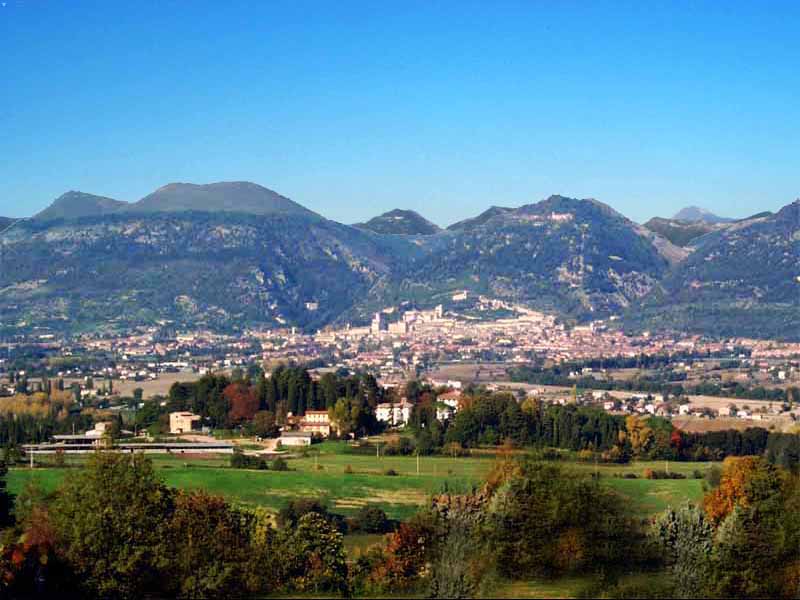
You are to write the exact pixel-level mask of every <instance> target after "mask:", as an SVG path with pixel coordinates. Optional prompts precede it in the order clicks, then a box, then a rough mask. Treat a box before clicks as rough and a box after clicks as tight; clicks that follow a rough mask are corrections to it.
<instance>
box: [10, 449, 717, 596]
mask: <svg viewBox="0 0 800 600" xmlns="http://www.w3.org/2000/svg"><path fill="white" fill-rule="evenodd" d="M151 458H152V460H153V463H154V466H155V468H156V469H157V471H158V472H159V474H160V475H161V476H162V477H163V479H164V481H165V482H166V483H167V484H168V485H170V486H173V487H177V488H183V489H205V490H207V491H209V492H211V493H214V494H220V495H222V496H225V497H226V498H228V499H229V500H230V501H232V502H236V503H242V504H245V505H251V506H262V507H265V508H267V509H268V510H270V511H273V512H277V511H278V510H280V509H281V507H283V506H284V505H285V504H286V503H287V502H288V501H289V500H290V499H292V498H297V497H303V496H305V497H312V498H317V499H320V500H323V501H324V502H326V503H327V505H328V507H329V508H330V510H332V511H334V512H337V513H340V514H344V515H352V514H354V513H355V512H356V511H357V510H358V509H359V508H361V507H363V506H366V505H371V506H378V507H380V508H382V509H383V510H384V511H386V513H387V515H388V516H389V517H391V518H394V519H406V518H408V517H410V516H411V515H413V514H414V513H416V512H417V511H418V510H419V509H420V508H421V507H423V506H425V504H426V503H427V502H428V499H429V497H430V495H431V494H435V493H441V492H445V491H449V492H452V493H459V492H467V491H469V490H470V489H471V488H472V487H473V486H479V485H481V483H482V482H483V481H484V479H485V477H486V475H487V473H488V472H489V471H490V469H491V468H492V466H493V465H494V464H495V461H496V460H497V457H496V455H495V454H494V453H492V452H485V451H484V452H480V453H476V454H474V455H473V456H469V457H461V458H452V457H441V456H437V457H421V458H420V459H419V461H418V460H417V458H416V457H414V456H381V457H376V456H375V454H371V453H362V452H358V451H355V450H354V449H352V448H350V447H349V446H348V445H347V444H345V443H341V442H326V443H323V444H319V445H315V446H314V447H313V449H312V450H311V451H309V452H308V453H307V454H306V455H305V456H297V457H294V458H290V459H289V460H288V464H289V468H290V469H291V470H289V471H272V470H267V471H259V470H240V469H232V468H230V467H229V466H228V465H229V462H230V456H229V455H227V456H225V455H219V456H175V455H152V456H151ZM85 460H86V457H85V456H74V457H69V458H68V459H67V464H68V465H69V466H68V467H67V468H54V467H52V466H48V465H47V464H46V463H44V462H42V461H40V465H39V466H37V467H36V468H34V469H30V468H27V467H22V466H20V467H16V468H12V469H10V471H9V475H8V485H9V489H10V490H11V491H12V492H13V493H15V494H19V493H20V492H21V491H22V490H23V489H24V487H25V485H26V484H27V483H28V482H30V481H35V482H36V483H37V484H38V485H40V486H41V487H43V488H44V489H45V490H54V489H56V488H57V487H58V485H59V484H60V483H61V482H62V481H63V480H64V479H65V478H68V477H70V476H73V475H75V474H76V473H77V472H78V469H80V467H81V465H82V464H83V463H84V462H85ZM559 463H560V464H562V465H563V466H564V467H565V468H567V469H571V470H573V471H574V472H576V473H583V474H588V473H595V472H596V473H597V474H598V475H599V476H600V481H601V483H602V485H607V486H609V487H610V488H611V489H613V490H614V492H616V493H617V494H619V496H620V500H621V501H623V502H625V503H626V505H627V506H629V507H630V508H631V510H632V511H633V513H634V515H636V516H638V517H642V518H647V517H650V516H653V515H655V514H656V513H658V512H660V511H662V510H664V509H665V508H667V507H668V506H678V505H680V504H682V503H684V502H686V501H687V500H690V501H694V502H697V501H699V500H700V499H701V498H702V495H703V480H702V479H697V478H695V477H696V476H697V475H698V473H697V472H698V471H699V473H705V472H706V471H707V470H708V469H710V468H711V466H712V465H711V464H710V463H669V464H665V463H663V462H652V461H650V462H634V463H631V464H628V465H602V464H598V465H595V464H593V463H585V462H580V461H578V460H576V459H575V458H574V457H567V458H564V459H563V460H561V461H559ZM645 469H653V470H662V471H663V470H669V471H671V472H679V473H683V474H685V475H686V476H687V478H686V479H661V480H648V479H644V478H642V473H643V471H644V470H645ZM389 470H392V471H394V472H395V473H396V475H389V474H387V472H388V471H389ZM630 473H634V474H636V475H638V476H639V477H638V478H637V479H630V478H624V475H626V474H630ZM382 539H383V536H380V535H368V534H353V535H347V536H345V550H346V552H347V554H348V556H349V557H350V558H351V559H355V558H357V557H358V556H360V555H361V554H362V553H364V552H365V551H366V550H367V549H369V548H370V547H371V546H374V545H376V544H380V543H382ZM652 576H658V574H636V573H634V574H631V575H630V577H629V579H630V582H632V583H638V582H639V580H641V579H642V578H645V579H646V578H648V577H652ZM626 581H627V580H626ZM594 583H596V582H594V581H593V579H592V577H591V576H584V577H567V578H560V579H557V580H552V581H550V580H545V581H518V582H497V583H496V585H495V587H494V588H493V591H492V594H491V595H492V596H494V597H497V598H574V597H576V596H579V595H580V596H585V595H586V594H587V590H591V589H592V586H593V584H594Z"/></svg>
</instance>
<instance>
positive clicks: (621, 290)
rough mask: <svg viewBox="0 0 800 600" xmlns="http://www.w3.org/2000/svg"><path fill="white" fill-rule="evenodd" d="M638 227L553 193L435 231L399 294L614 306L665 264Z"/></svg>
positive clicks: (637, 293)
mask: <svg viewBox="0 0 800 600" xmlns="http://www.w3.org/2000/svg"><path fill="white" fill-rule="evenodd" d="M637 229H638V226H637V225H636V224H635V223H632V222H631V221H629V220H628V219H626V218H624V217H623V216H622V215H620V214H619V213H616V212H615V211H613V210H612V209H611V208H609V207H608V206H606V205H604V204H601V203H599V202H597V201H594V200H575V199H572V198H564V197H562V196H552V197H550V198H548V199H547V200H544V201H542V202H539V203H537V204H531V205H527V206H523V207H520V208H517V209H513V210H501V211H496V212H495V214H494V215H493V216H490V217H489V218H488V219H484V221H483V222H482V223H479V224H473V225H472V226H470V227H467V228H466V229H464V230H462V231H448V232H446V233H444V234H441V235H440V236H436V238H437V239H436V240H435V244H434V243H433V242H432V243H431V248H430V249H429V254H428V256H427V257H426V258H425V259H423V261H422V262H421V263H420V264H418V265H414V268H415V271H414V272H409V273H406V274H405V278H404V279H403V281H401V282H398V289H397V291H396V292H395V293H396V295H397V296H400V297H411V298H417V299H425V298H435V297H436V296H437V294H438V295H441V294H444V293H446V292H448V291H450V290H454V289H470V290H474V291H477V292H480V293H485V294H489V295H492V296H496V297H500V298H506V299H510V300H514V301H518V302H524V303H527V304H530V305H532V306H535V307H539V308H542V309H546V310H555V311H557V312H561V313H564V314H569V315H573V316H578V317H588V316H590V315H607V314H610V313H614V312H617V311H619V310H620V309H622V308H624V307H626V306H628V305H629V304H630V303H631V302H635V301H636V300H638V299H639V298H641V297H643V296H644V295H645V294H647V293H648V292H649V291H650V290H651V289H653V287H654V286H656V285H657V283H658V280H659V278H660V277H661V276H662V275H663V274H664V273H665V272H666V270H667V268H668V261H667V260H666V259H665V258H664V257H663V256H662V255H661V254H660V253H659V251H658V250H657V249H656V247H655V246H654V245H653V243H651V241H650V240H648V239H647V238H646V237H645V236H643V235H641V234H640V233H639V232H638V230H637Z"/></svg>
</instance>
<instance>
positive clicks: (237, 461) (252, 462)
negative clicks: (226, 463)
mask: <svg viewBox="0 0 800 600" xmlns="http://www.w3.org/2000/svg"><path fill="white" fill-rule="evenodd" d="M231 467H232V468H234V469H259V470H261V471H265V470H267V469H268V468H269V466H268V465H267V461H265V460H264V459H263V458H261V457H259V456H247V455H246V454H243V453H242V452H241V451H236V452H234V453H233V456H231Z"/></svg>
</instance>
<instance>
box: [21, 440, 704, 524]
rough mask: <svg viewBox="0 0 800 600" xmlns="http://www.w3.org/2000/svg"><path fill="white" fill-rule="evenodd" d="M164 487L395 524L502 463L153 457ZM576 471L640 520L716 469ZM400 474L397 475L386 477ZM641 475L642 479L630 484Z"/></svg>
mask: <svg viewBox="0 0 800 600" xmlns="http://www.w3.org/2000/svg"><path fill="white" fill-rule="evenodd" d="M152 459H153V462H154V464H155V466H156V468H157V469H158V471H159V473H160V474H161V475H162V476H163V478H164V481H165V482H166V483H167V484H168V485H170V486H174V487H177V488H184V489H205V490H207V491H209V492H211V493H214V494H220V495H223V496H225V497H226V498H228V499H229V500H231V501H234V502H239V503H243V504H247V505H256V506H263V507H265V508H267V509H269V510H271V511H275V512H277V511H278V510H280V508H281V507H282V506H284V505H285V504H286V503H287V502H288V500H289V499H291V498H296V497H313V498H318V499H321V500H323V501H325V502H327V504H328V506H329V508H330V509H331V510H332V511H334V512H339V513H341V514H344V515H350V514H353V513H354V512H356V511H357V510H358V509H359V508H361V507H363V506H366V505H374V506H378V507H380V508H382V509H383V510H385V511H386V513H387V514H388V515H389V516H390V517H391V518H394V519H405V518H408V517H409V516H411V515H412V514H414V513H415V512H417V511H418V510H419V508H420V507H421V506H423V505H425V503H426V502H427V500H428V498H429V496H430V495H431V494H437V493H442V492H451V493H460V492H467V491H469V490H470V489H471V488H472V487H473V486H479V485H480V484H481V483H482V482H483V480H484V478H485V476H486V474H487V473H488V472H489V470H490V469H491V468H492V466H493V464H494V463H495V460H496V457H495V456H494V455H493V454H491V453H481V454H478V455H475V456H470V457H460V458H452V457H442V456H436V457H421V458H420V459H419V460H417V458H416V457H414V456H380V457H376V456H375V455H374V454H371V453H360V452H355V451H354V450H353V449H351V448H350V447H349V446H348V445H347V444H345V443H341V442H327V443H323V444H319V445H317V446H314V447H313V449H312V450H311V451H309V452H308V453H307V455H306V456H302V457H296V458H291V459H289V461H288V462H289V467H290V469H291V470H290V471H283V472H278V471H270V470H268V471H256V470H239V469H231V468H229V467H228V463H229V457H228V456H211V457H209V456H204V457H197V456H192V457H189V456H174V455H173V456H170V455H153V456H152ZM84 460H85V457H70V459H69V464H71V465H72V468H60V469H58V468H52V467H47V466H39V467H37V468H35V469H33V470H31V469H29V468H26V467H17V468H13V469H11V470H10V472H9V488H10V489H11V491H12V492H14V493H19V492H21V491H22V489H23V488H24V486H25V485H26V483H27V482H28V481H31V480H34V481H36V482H37V483H38V484H39V485H41V486H42V487H43V488H44V489H46V490H52V489H55V488H56V487H57V486H58V484H59V483H60V482H61V481H62V480H63V479H64V478H65V477H69V476H70V475H71V474H74V473H75V472H76V471H75V468H79V467H80V464H81V463H82V462H83V461H84ZM560 462H561V464H563V465H564V466H565V467H566V468H568V469H573V470H575V471H576V472H581V473H592V472H597V473H598V474H599V475H600V480H601V482H602V483H603V485H608V486H610V487H611V488H612V489H613V490H614V491H615V492H617V493H618V494H619V495H620V497H621V498H624V499H625V500H626V501H628V502H630V504H631V506H632V509H633V510H634V511H635V512H636V514H637V515H640V516H643V517H646V516H650V515H652V514H655V513H657V512H660V511H661V510H663V509H665V508H666V507H667V506H676V505H678V504H681V503H682V502H684V501H686V500H691V501H698V500H699V499H700V498H701V497H702V494H703V487H702V480H699V479H694V478H692V477H693V475H694V473H695V472H696V471H700V472H701V473H703V472H705V471H706V470H707V469H709V468H710V466H711V465H710V463H670V464H669V465H667V464H665V463H663V462H636V463H631V464H628V465H595V464H589V463H581V462H578V461H575V460H570V459H565V460H562V461H560ZM647 468H650V469H660V470H665V469H669V470H670V471H673V472H680V473H683V474H685V475H687V477H688V478H687V479H663V480H647V479H643V478H641V474H642V472H643V471H644V469H647ZM388 472H393V473H396V474H395V475H390V474H387V473H388ZM627 473H635V474H637V475H639V476H640V478H639V479H624V478H623V475H624V474H627Z"/></svg>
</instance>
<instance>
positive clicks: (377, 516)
mask: <svg viewBox="0 0 800 600" xmlns="http://www.w3.org/2000/svg"><path fill="white" fill-rule="evenodd" d="M353 524H354V526H355V528H357V529H359V530H361V531H363V532H364V533H386V532H388V531H389V530H390V529H391V522H390V521H389V518H388V517H387V516H386V513H385V512H384V511H383V510H381V509H380V508H378V507H376V506H365V507H363V508H362V509H361V510H359V511H358V513H357V514H356V516H355V518H354V519H353Z"/></svg>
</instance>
